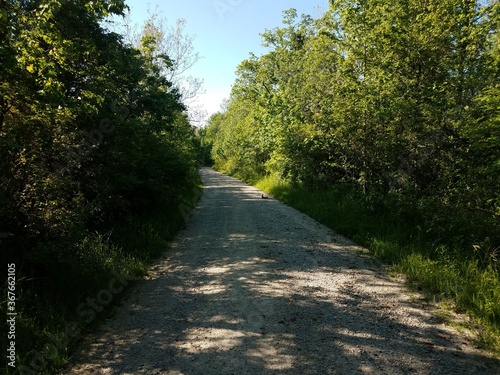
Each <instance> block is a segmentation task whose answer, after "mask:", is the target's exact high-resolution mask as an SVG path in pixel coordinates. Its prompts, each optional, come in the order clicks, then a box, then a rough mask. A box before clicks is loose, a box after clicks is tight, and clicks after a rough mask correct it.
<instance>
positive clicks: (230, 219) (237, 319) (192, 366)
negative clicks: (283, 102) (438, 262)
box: [64, 168, 500, 375]
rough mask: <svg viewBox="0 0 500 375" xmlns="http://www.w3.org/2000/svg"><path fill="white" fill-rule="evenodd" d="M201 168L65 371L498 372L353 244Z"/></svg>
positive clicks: (494, 364) (496, 366) (439, 374)
mask: <svg viewBox="0 0 500 375" xmlns="http://www.w3.org/2000/svg"><path fill="white" fill-rule="evenodd" d="M201 174H202V178H203V183H204V186H205V188H204V194H203V197H202V198H201V201H200V204H199V207H198V208H197V210H196V211H195V212H194V214H193V216H192V218H191V219H190V221H189V223H188V226H187V229H186V230H184V231H182V232H181V233H180V234H179V236H178V237H177V239H176V240H175V241H174V244H173V249H172V250H171V251H169V253H168V255H167V256H166V257H165V258H164V259H163V260H161V261H160V262H159V263H158V264H157V265H156V266H155V267H153V269H152V271H151V273H150V275H149V276H148V277H147V278H146V280H145V281H144V282H141V283H140V284H139V285H138V286H137V287H136V288H135V289H134V290H133V291H132V292H131V293H130V295H129V297H127V299H126V300H125V301H124V303H123V305H122V306H121V307H120V308H119V309H117V313H116V316H115V318H113V319H112V320H110V321H109V322H107V323H106V324H104V326H103V327H102V329H101V330H100V332H98V333H97V334H95V335H93V336H92V337H91V340H90V344H88V345H87V347H86V349H84V350H83V349H82V351H80V353H79V354H78V355H77V356H76V359H75V361H74V362H75V364H74V365H73V367H72V368H70V369H68V370H67V371H65V372H64V373H65V374H107V375H111V374H172V375H174V374H175V375H180V374H186V375H191V374H200V375H209V374H217V375H224V374H235V375H241V374H287V375H288V374H300V375H305V374H318V375H323V374H345V375H351V374H432V375H445V374H450V375H458V374H464V375H465V374H467V375H470V374H492V375H494V374H500V366H499V361H498V360H496V359H492V358H489V357H487V356H486V355H485V354H483V353H482V352H480V351H477V350H475V349H473V347H472V345H470V343H468V342H467V339H465V338H463V337H462V336H461V335H459V334H457V333H456V332H455V331H453V330H452V329H450V328H448V327H446V326H444V325H443V324H441V323H440V320H439V319H438V318H437V317H436V316H435V315H434V314H433V313H432V311H429V310H428V309H423V308H421V307H419V305H418V304H417V303H416V302H415V301H414V300H413V299H412V298H411V297H409V296H408V294H407V293H406V292H405V289H404V286H403V283H402V282H401V281H400V280H395V279H393V278H391V277H389V276H388V275H387V274H386V273H385V272H384V271H383V269H382V268H381V267H379V266H377V265H376V263H375V262H373V261H372V260H370V258H369V257H368V256H367V255H366V254H363V252H362V250H361V249H359V248H357V247H356V246H355V245H354V244H353V243H351V242H350V241H348V240H346V239H345V238H342V237H340V236H337V235H335V234H334V233H333V232H332V231H330V230H329V229H328V228H326V227H324V226H323V225H320V224H318V223H317V222H315V221H314V220H312V219H310V218H309V217H307V216H306V215H303V214H301V213H300V212H298V211H296V210H294V209H292V208H290V207H288V206H285V205H283V204H281V203H280V202H278V201H276V200H274V199H262V198H261V192H260V191H258V190H256V189H255V188H253V187H250V186H248V185H246V184H244V183H242V182H240V181H238V180H235V179H233V178H230V177H227V176H224V175H222V174H220V173H217V172H214V171H213V170H211V169H208V168H204V169H202V171H201Z"/></svg>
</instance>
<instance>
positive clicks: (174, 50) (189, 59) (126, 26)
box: [117, 9, 206, 123]
mask: <svg viewBox="0 0 500 375" xmlns="http://www.w3.org/2000/svg"><path fill="white" fill-rule="evenodd" d="M148 14H149V17H148V19H147V20H146V22H145V23H144V25H143V26H142V28H141V29H140V30H137V27H135V26H134V25H132V21H131V19H130V17H127V18H125V22H123V23H119V24H118V27H117V30H118V31H119V32H120V33H121V34H122V35H124V37H125V39H126V40H127V41H128V43H130V45H132V46H134V47H135V48H139V49H140V48H141V43H142V41H143V40H144V38H153V39H154V40H155V49H156V52H155V53H156V54H157V55H158V56H168V57H169V61H168V62H166V61H164V62H162V63H160V64H159V65H158V66H159V67H160V69H161V71H162V74H163V75H164V77H165V78H166V79H167V80H168V81H169V82H172V83H173V87H175V88H176V89H177V90H178V91H179V93H180V95H181V101H182V102H183V103H184V105H185V106H186V109H187V110H188V112H189V118H190V120H191V121H192V122H193V123H200V122H201V121H202V120H203V119H204V118H205V116H206V113H205V112H204V110H203V109H202V108H201V107H200V106H199V105H198V104H197V98H198V96H199V95H200V94H202V93H203V80H202V79H199V78H195V77H193V76H191V75H189V71H190V69H191V68H192V67H193V66H194V65H195V64H196V63H197V62H198V61H200V59H201V58H202V57H201V56H200V54H199V53H198V52H196V51H195V47H194V40H195V36H193V35H189V34H187V33H186V25H187V22H186V20H185V19H178V20H177V21H176V23H175V25H172V26H170V25H169V23H168V20H167V19H166V18H165V17H164V16H162V14H161V12H160V11H159V10H158V9H156V10H155V11H151V10H148Z"/></svg>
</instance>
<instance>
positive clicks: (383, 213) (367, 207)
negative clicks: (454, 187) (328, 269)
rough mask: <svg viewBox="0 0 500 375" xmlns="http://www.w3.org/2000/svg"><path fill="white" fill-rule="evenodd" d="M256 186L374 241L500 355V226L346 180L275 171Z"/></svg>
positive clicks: (372, 245)
mask: <svg viewBox="0 0 500 375" xmlns="http://www.w3.org/2000/svg"><path fill="white" fill-rule="evenodd" d="M255 185H256V187H257V188H259V189H261V190H263V191H265V192H267V193H269V194H271V195H272V196H274V197H275V198H276V199H279V200H280V201H282V202H284V203H286V204H288V205H290V206H292V207H295V208H297V209H299V210H300V211H303V212H305V213H307V214H308V215H310V216H311V217H313V218H314V219H316V220H318V221H319V222H321V223H323V224H325V225H326V226H328V227H330V228H332V229H334V230H335V231H336V232H338V233H340V234H343V235H345V236H346V237H349V238H350V239H352V240H353V241H355V242H357V243H359V244H360V245H363V246H366V247H367V248H369V249H370V250H371V252H372V253H373V254H375V255H376V256H377V257H379V258H380V259H382V260H383V261H384V262H386V263H388V264H390V265H392V268H393V270H394V271H396V272H399V273H403V274H405V275H406V279H407V280H408V283H409V284H410V285H412V286H413V287H415V288H417V289H418V290H421V291H423V292H424V293H426V295H427V297H428V298H429V299H431V300H433V301H440V302H441V303H442V304H448V305H452V306H453V307H454V309H455V311H457V312H460V313H467V314H468V315H469V316H470V317H471V318H472V319H473V321H475V322H476V323H475V325H476V328H477V327H480V329H479V330H478V332H479V335H478V343H480V344H482V346H484V347H487V348H488V349H489V350H491V351H493V352H494V353H495V354H496V355H500V267H499V264H498V262H497V252H498V248H497V247H495V244H497V245H496V246H498V236H499V235H500V233H498V227H497V226H495V224H496V223H490V222H485V221H481V220H480V218H478V217H475V216H474V214H471V213H468V212H460V211H458V212H456V211H453V209H452V208H449V207H445V206H443V205H440V204H439V203H437V202H426V201H424V200H421V201H417V200H413V201H412V200H409V199H408V198H407V197H400V196H397V195H394V196H376V195H364V194H362V193H360V192H358V191H355V190H353V189H351V188H349V187H346V186H338V187H336V188H331V189H328V190H324V191H312V190H310V189H307V188H305V187H302V186H300V185H293V184H290V183H288V182H286V181H283V180H279V179H276V178H273V177H265V178H262V179H261V180H259V181H258V182H256V184H255Z"/></svg>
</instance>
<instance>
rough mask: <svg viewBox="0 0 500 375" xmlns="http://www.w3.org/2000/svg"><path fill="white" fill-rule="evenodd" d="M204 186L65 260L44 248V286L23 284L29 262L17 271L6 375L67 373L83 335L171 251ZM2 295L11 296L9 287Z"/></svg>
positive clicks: (89, 239)
mask: <svg viewBox="0 0 500 375" xmlns="http://www.w3.org/2000/svg"><path fill="white" fill-rule="evenodd" d="M200 184H201V183H200V180H199V177H198V178H197V180H196V181H194V182H193V183H191V184H189V186H186V187H185V188H184V190H182V191H180V192H178V193H177V195H176V198H175V199H172V197H171V196H170V197H169V198H168V199H167V198H166V199H164V200H163V204H162V205H161V206H159V207H157V209H156V210H155V211H154V212H149V213H145V214H141V215H136V216H134V217H130V218H127V219H126V220H124V222H123V223H120V225H116V226H114V227H112V228H111V229H110V230H108V231H106V232H105V233H99V232H95V233H88V234H86V235H85V236H84V238H83V240H82V241H81V242H80V243H78V244H75V245H74V246H73V247H72V248H71V249H66V250H67V251H65V254H67V255H66V256H64V257H58V258H54V259H50V258H49V257H50V254H52V253H54V252H53V251H52V250H53V249H51V248H50V244H49V245H46V249H45V254H46V257H47V259H38V262H37V267H42V268H44V269H43V270H38V274H39V275H44V276H43V277H41V278H26V277H23V275H25V274H31V272H28V271H29V270H28V268H29V267H30V264H29V262H25V263H23V264H16V266H17V269H16V276H17V285H16V293H17V295H16V297H17V303H16V311H17V313H18V315H17V317H16V338H15V345H16V347H15V349H16V350H15V351H16V355H17V358H16V368H15V369H12V368H10V367H9V366H7V364H6V363H5V356H2V358H3V361H4V364H2V368H6V369H7V370H6V373H7V374H17V373H22V374H39V373H41V374H51V373H54V372H55V371H57V370H58V369H59V368H61V367H62V366H64V365H65V364H66V363H67V360H68V358H69V356H70V355H71V353H72V351H73V350H74V347H75V345H76V344H77V343H78V341H79V340H80V339H81V337H82V335H83V334H85V333H87V332H89V331H91V330H93V329H95V327H96V326H97V325H98V324H99V323H100V322H101V321H102V319H103V318H104V317H106V316H108V315H109V314H110V313H111V310H112V309H111V308H110V307H112V306H113V305H115V304H116V303H117V302H118V301H119V300H120V298H121V297H122V296H123V294H124V293H126V290H127V287H129V286H130V285H133V284H134V282H136V281H137V280H139V279H140V278H141V277H142V276H143V275H145V273H146V272H147V270H148V268H149V265H150V264H151V262H152V261H154V260H155V259H157V258H158V257H159V256H160V255H161V254H163V253H164V252H165V251H166V250H167V249H168V246H169V242H170V241H171V240H172V238H173V236H174V235H175V234H176V232H177V231H178V230H179V229H180V228H182V227H183V226H184V225H185V219H186V215H187V211H188V210H189V208H192V207H194V206H195V205H196V202H197V200H198V198H199V196H200ZM181 207H182V209H180V208H181ZM53 246H55V245H53ZM41 253H43V251H41ZM3 289H4V290H3V293H4V295H7V289H6V285H4V288H3ZM1 307H2V310H4V309H5V304H2V306H1ZM2 313H4V314H6V311H2ZM4 316H5V315H4Z"/></svg>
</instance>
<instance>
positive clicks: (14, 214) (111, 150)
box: [0, 0, 198, 369]
mask: <svg viewBox="0 0 500 375" xmlns="http://www.w3.org/2000/svg"><path fill="white" fill-rule="evenodd" d="M0 6H1V8H0V24H1V26H0V40H1V44H0V72H1V73H0V74H1V75H0V170H1V173H0V232H1V234H0V235H1V239H0V240H1V243H0V246H1V258H2V260H3V262H2V264H3V266H6V264H7V263H9V264H11V263H14V264H15V265H16V276H17V280H18V285H17V297H18V301H19V302H18V304H17V309H18V310H17V311H18V312H19V313H20V316H19V318H18V325H17V328H18V338H17V344H18V348H17V354H18V356H19V358H18V360H20V361H21V362H22V361H23V355H25V354H26V352H27V351H29V350H32V349H35V348H37V345H38V344H42V345H43V343H44V342H45V341H47V339H46V338H44V337H43V332H44V330H45V329H49V328H47V327H48V326H50V324H51V323H52V322H49V320H51V318H53V320H54V321H55V322H57V321H58V319H57V317H58V316H64V310H65V307H67V308H68V309H70V313H69V314H70V315H71V314H72V315H73V317H71V316H70V318H72V319H76V318H79V317H78V316H77V317H74V315H75V312H74V308H75V307H76V305H77V304H78V303H79V302H82V300H84V296H85V295H86V294H89V293H90V294H91V293H95V290H98V289H99V288H102V287H103V286H105V285H107V282H108V281H109V279H110V276H109V275H111V273H110V272H111V271H113V270H115V271H117V270H118V271H120V272H122V271H125V270H126V265H125V263H126V260H127V259H131V258H134V257H136V256H138V255H137V254H136V252H140V253H147V252H148V251H149V249H148V248H139V249H138V248H137V247H134V246H130V243H126V241H127V239H126V238H125V239H124V238H123V236H122V235H126V233H127V231H126V230H125V229H123V228H129V229H130V231H129V232H131V233H135V234H137V231H138V230H147V228H146V229H144V228H140V224H138V225H135V223H136V222H138V223H141V220H139V219H140V218H141V217H142V218H147V217H149V216H151V215H153V214H155V213H158V212H159V211H162V210H167V208H168V207H170V208H171V209H172V210H175V209H176V207H177V205H178V204H179V203H180V197H181V195H182V193H183V192H184V191H185V189H186V186H188V185H190V184H192V183H193V181H195V179H196V169H197V161H196V158H197V153H198V151H197V149H196V141H195V139H194V138H195V137H194V130H193V128H192V126H191V125H190V124H189V121H188V119H187V115H186V111H185V107H184V105H183V103H182V102H181V100H180V94H179V91H178V88H177V87H174V86H173V84H172V83H171V82H170V81H169V80H168V79H167V78H166V77H167V74H168V73H169V68H170V67H171V66H172V65H173V62H172V60H171V59H170V57H169V56H166V55H164V54H161V53H159V52H158V45H159V43H160V42H161V41H159V40H158V39H157V38H156V34H155V30H154V29H153V28H151V27H150V28H149V32H144V33H143V35H142V40H141V43H140V46H138V48H134V47H133V46H130V45H127V44H126V43H125V42H123V39H122V37H121V36H120V35H118V34H115V33H112V32H109V31H108V30H107V29H106V28H105V26H104V25H105V22H104V21H105V20H106V19H107V17H108V16H110V15H113V14H114V15H121V14H123V12H124V9H125V8H126V6H125V4H124V2H123V1H122V0H97V1H87V0H75V1H65V0H61V1H52V0H51V1H48V0H28V1H17V0H5V1H1V2H0ZM135 218H138V219H137V220H136V219H135ZM120 228H122V229H120ZM136 237H138V236H134V237H133V238H136ZM131 238H132V236H131ZM146 247H147V246H146ZM143 260H144V259H143ZM104 271H106V272H104ZM128 271H130V270H128ZM92 290H94V292H92ZM5 295H7V293H5ZM5 307H6V306H5V303H2V310H3V309H4V308H5ZM71 309H72V310H71ZM54 324H56V323H54ZM52 328H54V327H52ZM49 330H50V329H49ZM37 333H38V334H39V337H37ZM4 341H5V340H4ZM23 344H26V346H25V347H23ZM39 349H40V348H39ZM3 357H5V356H3ZM56 357H57V356H56ZM4 360H5V358H4ZM38 366H39V367H41V368H42V369H46V368H47V366H48V365H47V364H44V365H40V363H39V364H38Z"/></svg>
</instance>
